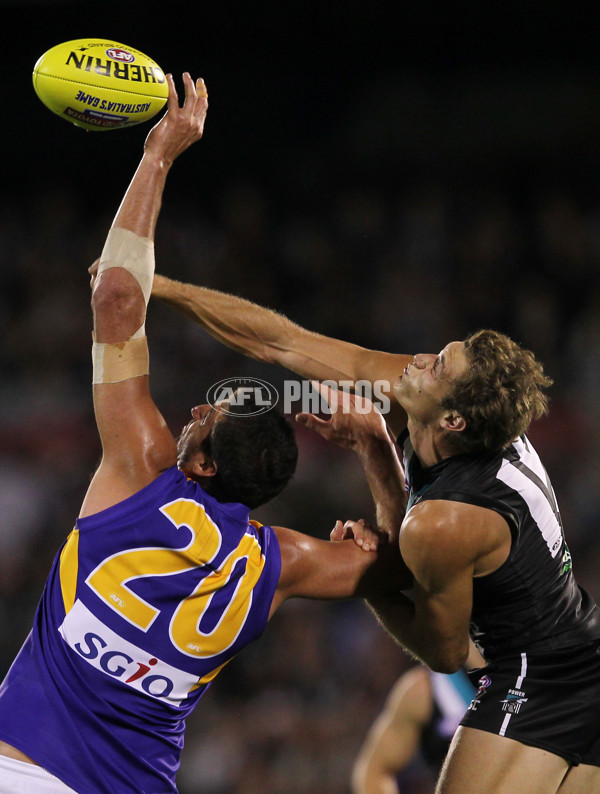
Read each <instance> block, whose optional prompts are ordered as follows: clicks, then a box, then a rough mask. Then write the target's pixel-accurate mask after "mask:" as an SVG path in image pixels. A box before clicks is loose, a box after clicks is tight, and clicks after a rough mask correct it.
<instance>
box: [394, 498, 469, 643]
mask: <svg viewBox="0 0 600 794" xmlns="http://www.w3.org/2000/svg"><path fill="white" fill-rule="evenodd" d="M451 505H452V503H450V502H443V503H441V506H440V504H439V503H436V502H424V503H422V504H420V505H417V506H416V507H415V508H413V509H412V511H411V513H410V514H409V516H408V517H407V519H406V520H405V522H404V525H403V528H402V533H401V537H400V549H401V552H402V556H403V559H404V560H405V561H406V564H407V565H408V567H409V568H410V569H411V571H412V572H413V575H414V577H415V588H414V601H415V615H416V620H417V622H418V623H419V624H420V625H422V626H423V628H424V629H426V630H428V631H429V632H431V635H432V637H434V638H435V639H436V641H437V642H439V643H440V644H441V646H443V647H446V648H448V650H449V651H450V652H451V653H453V652H456V653H460V652H461V650H459V649H463V646H465V643H468V630H469V622H470V617H471V611H472V607H473V572H474V564H475V559H476V556H477V549H476V548H475V546H474V544H473V542H472V536H471V535H470V533H469V527H468V525H467V524H466V522H464V523H463V522H461V516H460V514H458V515H455V512H456V511H454V510H453V508H452V507H451ZM458 513H460V511H458ZM465 647H466V646H465Z"/></svg>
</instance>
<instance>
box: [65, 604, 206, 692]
mask: <svg viewBox="0 0 600 794" xmlns="http://www.w3.org/2000/svg"><path fill="white" fill-rule="evenodd" d="M59 632H60V634H61V635H62V638H63V639H64V640H65V642H66V643H67V645H68V646H69V647H70V648H71V649H72V650H73V651H74V652H75V653H76V654H77V655H78V656H80V657H81V658H82V659H85V661H86V662H88V664H91V665H92V667H95V668H96V669H97V670H99V671H100V672H102V673H104V675H107V676H110V677H111V678H115V679H117V680H119V681H120V682H121V683H123V684H127V686H130V687H132V688H133V689H137V690H138V691H139V692H143V693H144V694H146V695H149V696H150V697H153V698H156V699H157V700H162V701H164V702H165V703H170V704H171V705H179V704H180V703H181V701H182V700H184V699H185V698H186V697H187V695H188V693H189V691H190V689H191V688H192V687H193V686H194V684H196V683H197V682H198V678H197V677H196V676H193V675H191V674H190V673H187V672H185V671H184V670H180V669H178V668H177V667H173V666H172V665H170V664H167V663H166V662H163V661H161V660H160V659H157V658H156V656H152V654H149V653H147V652H146V651H144V649H143V648H138V647H137V646H136V645H134V644H133V643H131V642H128V641H127V640H125V639H124V638H123V637H121V636H120V635H118V634H117V633H116V632H114V631H112V629H110V628H109V627H108V626H106V625H104V623H102V621H100V620H98V618H97V617H95V615H94V614H93V613H92V612H90V610H89V609H88V608H87V607H86V606H85V605H84V604H83V603H82V602H81V601H79V600H77V601H76V602H75V604H74V606H73V608H72V609H71V610H70V612H69V613H68V615H67V616H66V618H65V619H64V621H63V623H62V625H61V626H60V628H59Z"/></svg>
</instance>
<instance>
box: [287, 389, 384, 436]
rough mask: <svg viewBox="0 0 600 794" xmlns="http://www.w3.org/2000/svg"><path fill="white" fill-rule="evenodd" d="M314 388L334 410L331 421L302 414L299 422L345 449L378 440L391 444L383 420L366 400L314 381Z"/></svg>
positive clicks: (298, 415)
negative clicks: (370, 440)
mask: <svg viewBox="0 0 600 794" xmlns="http://www.w3.org/2000/svg"><path fill="white" fill-rule="evenodd" d="M311 383H312V385H313V387H314V388H315V389H316V390H317V391H318V392H319V393H320V394H321V396H322V397H324V398H325V399H326V400H327V403H328V405H329V407H330V409H331V416H330V418H329V419H321V418H320V417H318V416H315V414H310V413H299V414H297V416H296V421H297V422H299V423H300V424H301V425H304V426H305V427H308V428H309V429H310V430H316V432H317V433H319V434H320V435H322V436H323V438H325V439H327V441H334V442H335V443H336V444H339V445H340V446H342V447H347V448H348V449H354V448H355V447H356V445H357V444H358V443H360V441H362V440H365V439H371V438H373V437H374V438H377V439H380V440H385V441H389V436H388V431H387V427H386V424H385V420H384V418H383V416H382V415H381V414H380V413H379V411H378V410H377V408H376V407H375V406H374V405H373V403H372V402H371V401H370V400H368V399H367V398H366V397H359V396H358V395H356V394H350V393H349V392H347V391H343V390H341V389H332V388H330V387H329V386H327V385H326V384H324V383H317V382H315V381H311Z"/></svg>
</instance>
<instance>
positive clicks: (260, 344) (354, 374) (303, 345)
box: [152, 275, 363, 381]
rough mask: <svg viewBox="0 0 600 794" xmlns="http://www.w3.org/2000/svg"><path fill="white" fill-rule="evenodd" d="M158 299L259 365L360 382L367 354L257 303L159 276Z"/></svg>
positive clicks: (301, 374)
mask: <svg viewBox="0 0 600 794" xmlns="http://www.w3.org/2000/svg"><path fill="white" fill-rule="evenodd" d="M152 294H153V296H154V297H157V298H159V299H160V300H162V301H164V302H165V303H168V304H170V305H171V306H173V307H174V308H176V309H178V310H179V311H181V312H182V313H183V314H185V315H187V316H188V317H190V318H191V319H192V320H194V321H195V322H196V323H198V325H200V326H201V327H202V328H204V329H205V330H206V331H208V332H209V333H210V334H211V335H212V336H214V337H215V339H218V340H219V341H220V342H223V343H224V344H226V345H228V346H229V347H231V348H233V349H234V350H237V351H238V352H240V353H244V354H245V355H248V356H250V357H252V358H255V359H258V360H259V361H265V362H268V363H271V364H279V365H280V366H283V367H286V368H287V369H290V370H292V371H293V372H296V373H297V374H298V375H300V376H301V377H304V378H311V379H317V380H328V379H331V380H335V381H340V380H352V381H354V380H358V379H359V378H360V377H361V375H360V371H359V367H360V365H359V358H360V355H361V352H362V351H363V349H362V348H360V347H358V346H357V345H353V344H350V343H348V342H342V341H340V340H337V339H331V338H329V337H326V336H322V335H321V334H317V333H313V332H311V331H307V330H306V329H304V328H302V327H301V326H299V325H297V324H296V323H294V322H292V321H291V320H289V319H288V318H287V317H285V316H284V315H282V314H279V313H278V312H275V311H273V310H271V309H267V308H264V307H262V306H258V305H257V304H255V303H253V302H252V301H249V300H246V299H244V298H239V297H237V296H235V295H229V294H226V293H223V292H219V291H217V290H212V289H208V288H206V287H197V286H194V285H192V284H184V283H181V282H178V281H173V280H171V279H168V278H166V277H164V276H159V275H156V276H155V277H154V285H153V289H152Z"/></svg>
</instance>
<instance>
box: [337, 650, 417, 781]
mask: <svg viewBox="0 0 600 794" xmlns="http://www.w3.org/2000/svg"><path fill="white" fill-rule="evenodd" d="M432 713H433V695H432V691H431V684H430V682H429V674H428V673H427V671H426V669H425V668H424V667H422V666H421V665H419V666H417V667H413V668H412V669H411V670H409V671H408V672H407V673H405V674H404V675H403V676H402V677H401V678H400V679H399V680H398V681H397V682H396V685H395V686H394V688H393V689H392V691H391V693H390V694H389V696H388V699H387V701H386V703H385V705H384V708H383V710H382V712H381V714H380V715H379V716H378V717H377V719H376V720H375V722H374V723H373V725H372V726H371V728H370V730H369V733H368V734H367V737H366V739H365V741H364V743H363V745H362V747H361V748H360V751H359V753H358V756H357V758H356V762H355V764H354V769H353V770H352V792H353V794H400V789H399V787H398V782H397V779H398V775H399V774H400V772H401V771H402V770H403V769H404V768H405V767H406V766H408V764H410V762H411V761H412V760H413V759H414V758H415V756H416V755H417V753H418V752H419V745H420V743H421V733H422V731H423V729H424V727H425V726H426V725H427V723H428V721H429V720H430V718H431V715H432Z"/></svg>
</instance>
